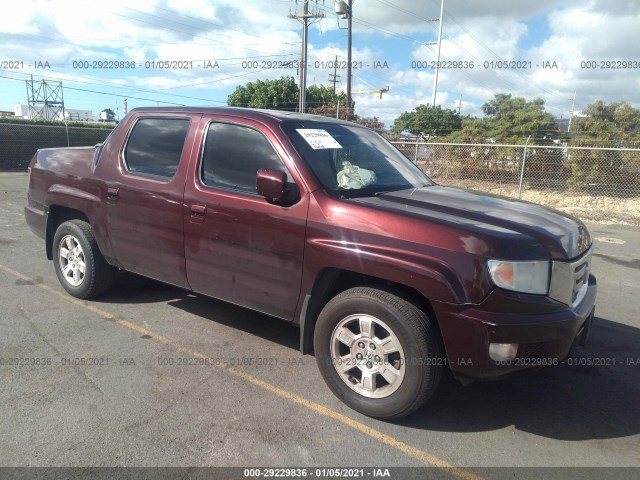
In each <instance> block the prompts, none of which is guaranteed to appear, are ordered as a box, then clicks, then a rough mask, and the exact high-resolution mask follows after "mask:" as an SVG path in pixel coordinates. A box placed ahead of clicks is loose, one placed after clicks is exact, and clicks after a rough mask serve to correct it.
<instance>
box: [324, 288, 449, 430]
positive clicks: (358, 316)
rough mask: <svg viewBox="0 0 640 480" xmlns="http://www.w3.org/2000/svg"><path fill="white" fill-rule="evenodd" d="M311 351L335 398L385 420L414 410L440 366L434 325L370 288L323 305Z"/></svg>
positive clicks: (400, 301) (423, 399)
mask: <svg viewBox="0 0 640 480" xmlns="http://www.w3.org/2000/svg"><path fill="white" fill-rule="evenodd" d="M314 350H315V354H316V361H317V363H318V367H319V369H320V372H321V374H322V376H323V378H324V380H325V382H326V383H327V385H328V386H329V388H330V389H331V390H332V391H333V393H334V394H335V395H336V396H337V397H338V398H340V399H341V400H342V401H343V402H344V403H346V404H347V405H349V406H350V407H351V408H353V409H354V410H357V411H359V412H361V413H363V414H365V415H369V416H371V417H377V418H385V419H396V418H401V417H404V416H406V415H409V414H410V413H412V412H414V411H415V410H417V409H418V408H420V407H421V406H422V405H423V404H424V403H425V402H426V401H427V400H428V399H429V398H430V397H431V395H432V394H433V393H434V392H435V390H436V388H437V386H438V383H439V381H440V377H441V376H442V370H443V368H444V365H445V364H446V362H445V359H444V348H443V347H442V341H441V339H440V334H439V332H438V329H437V328H436V326H435V323H434V321H433V320H432V319H431V318H429V316H428V315H427V314H426V313H425V312H424V311H422V310H421V309H419V308H418V307H417V306H416V305H414V304H413V303H412V302H409V301H407V300H405V299H403V298H401V297H400V296H398V295H396V294H394V293H391V292H388V291H385V290H381V289H377V288H371V287H357V288H352V289H349V290H346V291H344V292H342V293H341V294H339V295H338V296H336V297H335V298H333V299H332V300H331V301H330V302H329V303H327V305H326V306H325V307H324V309H323V310H322V312H321V313H320V316H319V317H318V322H317V324H316V329H315V333H314Z"/></svg>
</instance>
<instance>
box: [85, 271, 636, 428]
mask: <svg viewBox="0 0 640 480" xmlns="http://www.w3.org/2000/svg"><path fill="white" fill-rule="evenodd" d="M119 280H120V281H119V282H118V283H117V285H116V286H115V287H114V288H113V289H112V290H111V291H110V292H109V293H108V294H106V295H103V296H101V297H100V298H98V299H97V301H98V302H104V303H129V304H146V303H157V302H167V303H168V304H169V305H171V306H173V307H175V308H179V309H180V310H183V311H185V312H187V313H189V314H192V315H197V316H198V317H201V318H205V319H208V320H210V321H212V322H215V323H218V324H221V325H226V326H230V327H233V328H235V329H237V330H239V331H242V332H245V333H248V334H250V335H254V336H256V337H260V338H262V339H266V340H269V341H271V342H273V343H275V344H278V345H281V346H283V347H285V348H289V349H291V350H292V351H294V352H298V347H299V330H298V329H297V327H294V326H292V325H290V324H289V323H287V322H284V321H281V320H278V319H275V318H272V317H269V316H267V315H262V314H259V313H256V312H252V311H250V310H247V309H244V308H241V307H237V306H235V305H231V304H228V303H225V302H221V301H217V300H214V299H210V298H207V297H204V296H199V295H195V294H192V293H190V292H188V291H186V290H182V289H179V288H175V287H172V286H169V285H165V284H162V283H159V282H155V281H153V280H149V279H145V278H143V277H138V276H135V275H131V274H125V275H123V276H122V278H121V279H119ZM639 345H640V329H637V328H634V327H630V326H627V325H623V324H620V323H617V322H614V321H611V320H607V319H603V318H596V319H595V320H594V325H593V330H592V332H591V336H590V341H589V344H588V345H587V346H586V347H577V348H576V349H575V350H574V351H573V352H572V353H571V354H570V355H569V357H568V358H567V359H566V360H565V362H564V363H563V364H561V365H559V366H557V367H551V368H546V369H540V370H533V371H526V372H521V373H520V374H518V375H515V376H512V377H510V378H507V379H503V380H498V381H492V382H477V383H473V384H471V385H469V386H466V387H465V386H463V385H461V384H460V383H458V382H457V381H455V380H453V379H451V378H446V380H445V381H443V383H442V384H441V387H440V389H439V390H438V392H436V394H435V395H434V397H433V398H432V399H431V400H430V401H429V402H428V403H427V404H426V405H425V406H424V407H423V408H422V409H421V410H419V411H418V412H416V413H415V414H413V415H411V416H410V417H408V418H406V419H402V420H399V421H397V422H395V423H397V424H398V425H402V426H404V427H407V428H412V429H419V430H433V431H443V432H460V433H473V432H485V431H491V430H497V429H502V428H506V427H509V426H511V425H513V426H514V428H515V429H517V430H521V431H524V432H527V433H531V434H535V435H540V436H542V437H549V438H553V439H558V440H567V441H581V440H597V439H608V438H618V437H626V436H631V435H637V434H639V433H640V402H638V400H637V399H638V398H640V348H639V347H638V346H639ZM292 353H293V352H292ZM449 377H450V376H449Z"/></svg>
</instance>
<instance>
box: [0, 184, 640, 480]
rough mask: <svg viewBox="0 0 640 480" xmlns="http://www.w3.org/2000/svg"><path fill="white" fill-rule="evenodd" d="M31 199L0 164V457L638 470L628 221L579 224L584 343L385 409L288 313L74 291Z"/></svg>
mask: <svg viewBox="0 0 640 480" xmlns="http://www.w3.org/2000/svg"><path fill="white" fill-rule="evenodd" d="M25 201H26V175H25V174H22V173H0V292H1V293H0V298H1V299H2V300H1V305H0V306H1V308H0V381H1V388H0V405H2V409H3V411H2V414H1V415H0V466H4V467H7V466H42V467H46V466H171V467H182V466H229V467H232V466H233V467H247V466H252V467H273V466H281V467H301V466H314V467H316V466H325V467H357V466H362V467H374V466H376V467H431V468H432V469H433V472H439V473H442V474H443V475H445V476H446V477H447V478H456V477H458V478H469V479H470V478H479V477H482V476H483V470H482V468H481V467H543V466H552V467H554V466H555V467H560V466H565V467H640V448H638V446H639V445H640V403H639V402H638V398H640V348H639V345H640V316H639V315H638V305H639V301H638V299H639V298H640V250H639V249H638V245H640V228H638V227H628V226H621V225H603V224H591V225H589V228H590V230H591V233H592V235H593V237H594V238H595V253H594V258H593V271H594V273H595V274H596V276H597V278H598V289H599V290H598V302H597V307H596V317H597V318H596V320H595V322H594V327H593V331H592V333H591V338H590V343H589V345H588V346H587V347H585V348H578V349H576V350H575V351H574V352H573V353H572V354H571V355H570V357H569V358H568V359H567V360H566V361H565V362H564V363H563V364H562V365H560V366H558V367H556V368H551V369H546V370H540V371H536V372H527V373H526V374H524V375H520V376H517V377H512V378H510V379H508V380H502V381H497V382H490V383H476V384H472V385H469V386H467V387H464V386H462V385H460V384H458V383H456V382H454V381H450V382H447V383H446V384H445V385H444V387H443V388H442V389H441V391H440V392H439V393H438V394H437V395H436V397H434V398H433V399H432V400H431V401H430V402H429V403H428V404H427V405H426V406H425V408H423V409H422V410H420V411H419V412H418V413H417V414H414V415H412V416H411V417H409V418H407V419H404V420H402V421H398V422H383V421H378V420H374V419H371V418H368V417H365V416H362V415H360V414H358V413H356V412H354V411H352V410H350V409H348V408H347V407H346V406H344V405H343V404H342V403H341V402H340V401H339V400H338V399H336V398H335V397H334V396H333V395H332V394H331V392H330V391H329V389H328V388H327V387H326V386H325V385H324V383H323V381H322V379H321V376H320V373H319V372H318V370H317V367H316V364H315V359H314V357H313V356H302V355H300V353H299V352H298V345H299V337H298V330H297V329H295V328H293V327H292V326H290V325H288V324H287V323H284V322H281V321H278V320H274V319H271V318H268V317H265V316H263V315H259V314H256V313H253V312H250V311H248V310H244V309H241V308H238V307H235V306H232V305H229V304H226V303H222V302H219V301H216V300H212V299H208V298H205V297H202V296H198V295H194V294H192V293H189V292H187V291H184V290H180V289H177V288H174V287H171V286H168V285H164V284H162V283H158V282H155V281H152V280H147V279H144V278H140V277H136V276H133V275H128V274H122V275H120V276H119V277H118V282H117V285H116V286H115V288H114V289H113V290H112V291H110V292H109V293H108V294H106V295H103V296H101V297H99V298H97V299H96V300H92V301H80V300H77V299H74V298H72V297H70V296H69V295H67V294H66V293H65V292H64V291H63V289H62V288H61V287H60V286H59V284H58V281H57V278H56V276H55V274H54V271H53V266H52V264H51V262H49V261H47V259H46V256H45V252H44V242H43V241H42V240H41V239H39V238H37V237H36V236H35V235H33V234H32V233H31V231H30V230H29V229H28V227H27V226H26V224H25V222H24V217H23V212H22V208H23V205H24V203H25ZM625 472H628V471H625ZM636 473H637V471H636ZM598 475H599V474H596V473H594V478H595V477H596V476H598Z"/></svg>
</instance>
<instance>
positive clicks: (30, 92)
mask: <svg viewBox="0 0 640 480" xmlns="http://www.w3.org/2000/svg"><path fill="white" fill-rule="evenodd" d="M26 84H27V102H28V104H29V118H44V119H46V120H64V119H65V113H64V95H63V93H62V82H60V81H51V80H45V79H42V80H40V81H36V80H34V79H33V78H31V80H26Z"/></svg>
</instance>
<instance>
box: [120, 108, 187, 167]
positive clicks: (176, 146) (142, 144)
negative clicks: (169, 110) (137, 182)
mask: <svg viewBox="0 0 640 480" xmlns="http://www.w3.org/2000/svg"><path fill="white" fill-rule="evenodd" d="M189 124H190V120H189V119H187V118H141V119H140V120H138V121H137V122H136V124H135V126H134V127H133V130H132V131H131V135H130V136H129V140H128V142H127V146H126V148H125V151H124V160H125V163H126V165H127V169H128V170H129V171H130V172H132V173H137V174H143V175H153V176H156V177H164V178H167V179H169V178H172V177H173V176H174V175H175V174H176V172H177V171H178V165H179V164H180V157H181V156H182V149H183V148H184V143H185V140H186V138H187V133H188V132H189Z"/></svg>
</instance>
